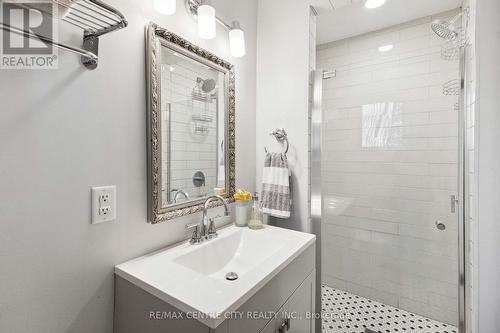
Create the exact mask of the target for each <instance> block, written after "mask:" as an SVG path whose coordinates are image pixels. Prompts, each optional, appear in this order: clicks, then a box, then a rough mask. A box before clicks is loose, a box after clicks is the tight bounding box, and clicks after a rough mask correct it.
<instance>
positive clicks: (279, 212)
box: [262, 153, 291, 218]
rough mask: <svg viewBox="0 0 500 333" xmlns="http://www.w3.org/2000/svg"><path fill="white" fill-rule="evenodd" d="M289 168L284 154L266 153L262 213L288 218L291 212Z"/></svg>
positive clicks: (263, 173)
mask: <svg viewBox="0 0 500 333" xmlns="http://www.w3.org/2000/svg"><path fill="white" fill-rule="evenodd" d="M290 175H291V173H290V168H289V167H288V160H287V158H286V155H285V154H282V153H267V154H266V158H265V160H264V170H263V172H262V211H263V212H264V213H265V214H269V215H271V216H275V217H279V218H289V217H290V211H291V204H290V198H291V186H290Z"/></svg>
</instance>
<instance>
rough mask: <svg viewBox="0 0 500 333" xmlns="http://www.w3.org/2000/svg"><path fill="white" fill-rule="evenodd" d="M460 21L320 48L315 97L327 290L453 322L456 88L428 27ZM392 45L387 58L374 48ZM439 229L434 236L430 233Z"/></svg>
mask: <svg viewBox="0 0 500 333" xmlns="http://www.w3.org/2000/svg"><path fill="white" fill-rule="evenodd" d="M456 13H457V11H453V12H447V13H442V14H439V15H436V16H433V17H425V18H422V19H419V20H416V21H412V22H409V23H405V24H403V25H399V26H396V27H393V28H389V29H386V30H383V31H378V32H373V33H369V34H365V35H362V36H358V37H354V38H349V39H346V40H342V41H338V42H333V43H329V44H326V45H321V46H319V47H318V53H317V59H318V67H319V68H324V69H330V70H334V69H335V70H336V71H337V77H335V78H332V79H329V80H325V81H324V83H323V84H324V86H323V122H324V125H323V164H322V179H323V195H324V201H323V207H324V208H323V226H322V228H323V230H322V256H323V259H322V269H323V273H322V275H323V277H322V278H323V283H325V284H326V285H329V286H331V287H333V288H338V289H342V290H346V291H349V292H352V293H354V294H357V295H360V296H363V297H367V298H370V299H373V300H376V301H379V302H382V303H386V304H388V305H391V306H395V307H398V308H401V309H404V310H407V311H411V312H413V313H416V314H419V315H422V316H426V317H429V318H432V319H435V320H439V321H442V322H444V323H448V324H451V325H456V324H457V322H458V250H457V249H458V244H457V235H458V229H457V223H458V216H457V214H453V213H451V212H450V196H451V195H457V191H458V159H459V156H458V110H457V109H456V108H455V105H456V103H457V102H458V96H445V95H443V89H442V84H443V83H445V82H447V81H449V80H452V79H458V78H459V64H458V61H444V60H441V57H440V52H441V44H442V43H443V40H441V39H439V38H438V37H437V36H435V35H434V34H433V33H432V30H431V27H430V23H431V21H432V20H433V19H435V18H437V17H440V18H442V17H446V18H447V17H450V16H453V15H455V14H456ZM384 45H393V49H392V50H390V51H388V52H380V51H379V47H380V46H384ZM437 220H439V221H442V222H443V223H444V224H445V225H446V230H444V231H440V230H438V229H437V228H436V225H435V222H436V221H437Z"/></svg>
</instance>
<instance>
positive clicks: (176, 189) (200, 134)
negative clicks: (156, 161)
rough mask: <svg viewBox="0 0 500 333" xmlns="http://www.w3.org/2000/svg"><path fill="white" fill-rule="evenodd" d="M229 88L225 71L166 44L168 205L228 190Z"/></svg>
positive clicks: (163, 110) (163, 114)
mask: <svg viewBox="0 0 500 333" xmlns="http://www.w3.org/2000/svg"><path fill="white" fill-rule="evenodd" d="M224 91H225V90H224V73H222V72H220V71H217V70H215V69H213V68H211V67H209V66H207V65H205V64H203V63H201V62H198V61H194V60H193V59H191V58H188V57H186V56H184V55H182V54H180V53H178V52H175V51H173V50H171V49H169V48H167V47H165V46H162V47H161V131H162V144H161V146H162V161H163V166H162V167H163V174H162V198H163V203H162V206H163V207H165V206H168V205H171V204H177V203H182V202H186V201H190V200H193V199H199V198H203V197H205V196H207V195H208V194H212V193H214V191H224V189H225V170H224V164H225V161H224V155H225V154H224V132H225V131H224V111H225V105H224ZM218 189H220V190H218Z"/></svg>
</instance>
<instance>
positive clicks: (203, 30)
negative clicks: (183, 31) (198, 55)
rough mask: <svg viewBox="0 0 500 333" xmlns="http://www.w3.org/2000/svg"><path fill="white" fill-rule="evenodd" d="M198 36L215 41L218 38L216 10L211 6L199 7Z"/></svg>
mask: <svg viewBox="0 0 500 333" xmlns="http://www.w3.org/2000/svg"><path fill="white" fill-rule="evenodd" d="M198 35H200V37H201V38H203V39H213V38H215V36H216V28H215V8H214V7H212V6H210V5H206V4H204V5H201V6H200V7H198Z"/></svg>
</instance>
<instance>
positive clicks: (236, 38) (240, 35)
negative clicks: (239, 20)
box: [229, 28, 246, 58]
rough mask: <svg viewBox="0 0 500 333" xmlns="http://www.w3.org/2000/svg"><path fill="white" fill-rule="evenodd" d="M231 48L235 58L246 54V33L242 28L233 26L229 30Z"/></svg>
mask: <svg viewBox="0 0 500 333" xmlns="http://www.w3.org/2000/svg"><path fill="white" fill-rule="evenodd" d="M229 49H230V50H231V55H232V56H233V57H235V58H239V57H243V56H244V55H245V53H246V48H245V33H244V32H243V30H241V29H240V28H233V29H231V30H230V31H229Z"/></svg>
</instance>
